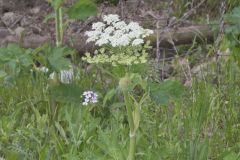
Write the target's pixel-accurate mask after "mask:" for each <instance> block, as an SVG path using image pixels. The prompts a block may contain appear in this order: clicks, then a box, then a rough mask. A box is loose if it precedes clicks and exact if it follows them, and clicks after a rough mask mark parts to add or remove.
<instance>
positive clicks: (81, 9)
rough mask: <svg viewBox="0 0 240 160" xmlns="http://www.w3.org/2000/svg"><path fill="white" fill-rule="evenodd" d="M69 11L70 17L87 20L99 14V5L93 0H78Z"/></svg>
mask: <svg viewBox="0 0 240 160" xmlns="http://www.w3.org/2000/svg"><path fill="white" fill-rule="evenodd" d="M67 13H68V15H69V17H70V18H73V19H80V20H85V19H87V18H88V17H90V16H94V15H96V14H97V6H96V4H95V3H93V2H92V1H91V0H78V1H77V2H76V3H75V4H73V6H72V7H71V8H69V9H68V11H67Z"/></svg>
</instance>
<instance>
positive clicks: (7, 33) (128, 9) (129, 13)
mask: <svg viewBox="0 0 240 160" xmlns="http://www.w3.org/2000/svg"><path fill="white" fill-rule="evenodd" d="M69 3H72V2H70V1H69ZM69 3H68V4H66V5H70V4H69ZM0 6H1V7H0V46H1V47H3V46H6V45H7V44H8V43H12V42H16V43H19V44H21V45H22V46H23V47H26V48H36V47H38V46H40V45H42V44H43V43H45V42H51V43H54V37H55V30H54V29H55V26H54V21H53V20H50V21H48V22H46V23H44V19H45V17H46V16H47V15H49V14H50V13H52V12H53V10H52V7H51V6H50V5H49V3H47V2H46V1H44V0H27V1H26V0H0ZM136 6H137V7H136ZM146 11H148V12H146ZM149 11H151V10H150V9H149V6H147V5H145V4H144V2H141V1H134V0H133V1H129V2H128V3H126V2H125V3H123V4H119V5H118V6H112V5H109V4H105V3H103V4H99V6H98V15H97V16H95V17H90V18H88V19H87V20H86V21H76V20H69V19H68V18H67V17H65V18H64V19H65V23H66V26H65V33H64V43H65V44H67V45H69V46H71V47H74V48H76V49H77V50H78V51H80V52H86V51H87V50H89V49H91V48H92V47H91V46H89V45H85V37H84V32H85V31H86V30H88V29H89V28H90V26H91V24H92V23H93V22H95V21H98V20H100V18H101V16H102V15H103V14H109V13H112V14H113V13H117V14H120V15H121V16H122V17H124V19H133V20H136V21H138V22H140V23H142V24H143V25H147V26H152V28H153V27H155V26H154V21H153V19H154V17H151V12H149ZM146 13H148V14H146ZM83 44H84V45H83Z"/></svg>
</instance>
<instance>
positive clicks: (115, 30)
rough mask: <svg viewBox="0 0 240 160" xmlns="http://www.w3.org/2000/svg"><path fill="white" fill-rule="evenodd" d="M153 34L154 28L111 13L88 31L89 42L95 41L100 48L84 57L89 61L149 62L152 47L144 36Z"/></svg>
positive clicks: (110, 62) (113, 62)
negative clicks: (123, 19)
mask: <svg viewBox="0 0 240 160" xmlns="http://www.w3.org/2000/svg"><path fill="white" fill-rule="evenodd" d="M151 34H153V31H152V30H149V29H144V28H143V27H141V26H140V25H139V24H138V23H136V22H130V23H129V24H127V23H126V22H124V21H121V20H120V19H119V16H118V15H114V14H110V15H105V16H104V17H103V22H97V23H94V24H93V25H92V30H91V31H87V32H86V35H87V37H88V39H87V42H94V43H95V45H97V46H99V47H100V49H98V50H96V51H95V52H94V55H93V56H91V54H90V53H86V56H85V57H83V58H82V59H83V60H84V61H87V62H88V63H95V64H98V63H101V64H104V63H105V64H106V63H107V64H111V65H113V66H116V65H127V66H129V65H133V64H141V63H146V62H147V49H149V48H151V47H150V43H149V41H148V42H147V43H144V38H146V37H147V36H149V35H151Z"/></svg>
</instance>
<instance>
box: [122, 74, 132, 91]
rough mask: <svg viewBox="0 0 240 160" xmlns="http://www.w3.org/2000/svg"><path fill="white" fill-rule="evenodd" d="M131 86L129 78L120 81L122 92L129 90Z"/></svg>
mask: <svg viewBox="0 0 240 160" xmlns="http://www.w3.org/2000/svg"><path fill="white" fill-rule="evenodd" d="M130 85H131V79H130V77H128V76H126V77H123V78H121V79H120V81H119V87H120V89H121V90H122V91H126V90H128V89H129V87H130Z"/></svg>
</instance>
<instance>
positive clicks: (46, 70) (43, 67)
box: [37, 66, 49, 73]
mask: <svg viewBox="0 0 240 160" xmlns="http://www.w3.org/2000/svg"><path fill="white" fill-rule="evenodd" d="M37 70H39V71H41V72H43V73H47V72H48V71H49V69H48V68H47V67H45V66H42V67H40V68H37Z"/></svg>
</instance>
